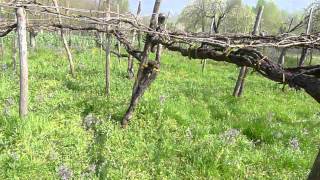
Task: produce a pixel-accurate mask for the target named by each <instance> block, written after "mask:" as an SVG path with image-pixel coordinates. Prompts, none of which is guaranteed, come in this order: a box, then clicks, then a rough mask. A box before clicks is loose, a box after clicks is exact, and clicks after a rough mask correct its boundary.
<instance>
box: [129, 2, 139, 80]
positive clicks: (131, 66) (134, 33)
mask: <svg viewBox="0 0 320 180" xmlns="http://www.w3.org/2000/svg"><path fill="white" fill-rule="evenodd" d="M140 13H141V0H139V5H138V9H137V19H138V18H139V16H140ZM136 34H137V33H136V31H135V30H133V33H132V45H133V46H134V45H135V41H136ZM139 44H140V43H139ZM127 72H128V78H129V79H132V78H133V77H134V68H133V57H132V56H131V55H129V57H128V69H127Z"/></svg>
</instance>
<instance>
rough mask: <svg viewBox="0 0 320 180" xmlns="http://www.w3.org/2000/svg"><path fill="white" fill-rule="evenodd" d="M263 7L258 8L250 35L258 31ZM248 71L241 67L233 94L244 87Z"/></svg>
mask: <svg viewBox="0 0 320 180" xmlns="http://www.w3.org/2000/svg"><path fill="white" fill-rule="evenodd" d="M263 9H264V6H261V7H260V8H259V11H258V14H257V17H256V21H255V23H254V28H253V32H252V35H257V34H258V32H259V26H260V22H261V19H262V14H263ZM248 71H249V70H248V68H247V67H246V66H243V67H241V69H240V73H239V76H238V80H237V83H236V86H235V88H234V91H233V96H236V97H240V96H241V95H242V93H243V89H244V82H245V78H246V76H247V73H248Z"/></svg>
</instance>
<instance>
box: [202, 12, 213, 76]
mask: <svg viewBox="0 0 320 180" xmlns="http://www.w3.org/2000/svg"><path fill="white" fill-rule="evenodd" d="M215 21H216V19H215V16H214V17H212V20H211V26H210V32H209V33H210V35H213V34H214V33H215V29H214V24H215ZM206 65H207V60H206V59H204V60H203V61H202V72H204V71H205V69H206Z"/></svg>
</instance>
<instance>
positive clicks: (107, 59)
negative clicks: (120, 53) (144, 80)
mask: <svg viewBox="0 0 320 180" xmlns="http://www.w3.org/2000/svg"><path fill="white" fill-rule="evenodd" d="M110 6H111V4H110V0H107V13H106V20H107V21H108V20H109V18H110V10H111V7H110ZM107 30H110V26H109V25H108V26H107ZM105 51H106V64H105V71H106V79H105V81H106V87H105V88H106V89H105V93H106V96H110V79H111V77H110V58H111V56H110V51H111V35H110V33H107V34H106V49H105Z"/></svg>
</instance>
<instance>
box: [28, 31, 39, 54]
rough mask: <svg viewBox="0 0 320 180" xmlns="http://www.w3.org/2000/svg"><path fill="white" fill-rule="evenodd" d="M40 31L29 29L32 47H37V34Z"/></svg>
mask: <svg viewBox="0 0 320 180" xmlns="http://www.w3.org/2000/svg"><path fill="white" fill-rule="evenodd" d="M37 34H38V32H37V31H36V30H35V29H30V31H29V41H30V47H31V48H33V49H34V48H35V47H36V36H37Z"/></svg>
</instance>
